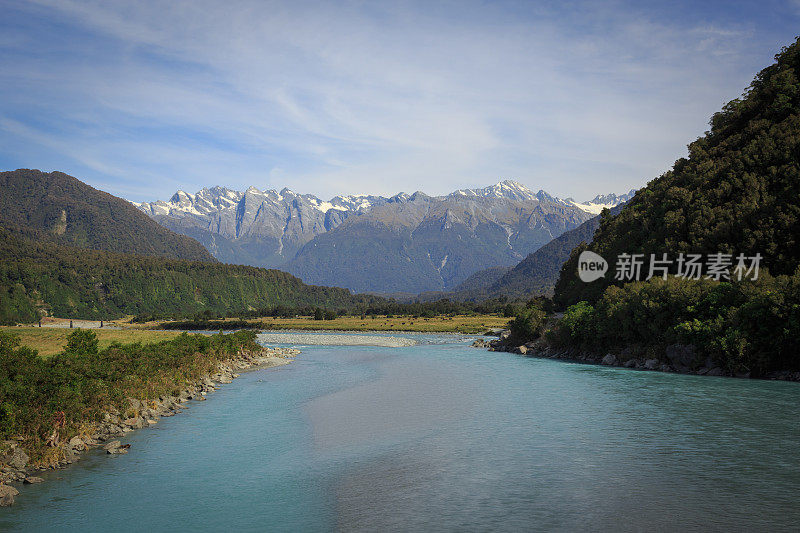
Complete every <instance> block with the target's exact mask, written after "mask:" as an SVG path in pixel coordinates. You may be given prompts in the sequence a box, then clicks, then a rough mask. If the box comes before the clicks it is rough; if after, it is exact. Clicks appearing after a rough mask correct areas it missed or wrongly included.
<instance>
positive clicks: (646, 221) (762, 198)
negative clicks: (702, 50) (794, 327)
mask: <svg viewBox="0 0 800 533" xmlns="http://www.w3.org/2000/svg"><path fill="white" fill-rule="evenodd" d="M710 126H711V129H710V131H708V132H707V133H706V135H704V136H703V137H701V138H699V139H697V140H696V141H695V142H693V143H691V144H690V145H689V156H688V157H687V158H685V159H679V160H678V161H676V162H675V165H674V167H673V168H672V170H670V171H669V172H667V173H665V174H664V175H662V176H661V177H659V178H657V179H655V180H653V181H652V182H650V183H649V184H648V186H647V187H646V188H644V189H642V190H641V191H639V193H638V194H637V195H636V197H635V198H634V199H633V200H632V201H631V202H630V203H629V204H628V206H627V207H626V208H625V209H624V210H623V211H622V212H621V213H620V214H619V215H618V216H616V217H609V218H605V219H604V220H603V221H602V222H601V224H600V229H599V230H598V231H597V233H596V234H595V237H594V241H593V243H592V244H591V245H590V246H589V249H591V250H593V251H595V252H597V253H599V254H600V255H602V256H603V257H605V258H606V259H607V260H609V261H610V262H614V261H615V260H616V257H617V256H618V255H619V254H621V253H631V254H632V253H644V254H648V255H649V254H651V253H655V254H661V253H669V254H670V255H672V256H677V254H679V253H681V252H684V253H702V254H708V253H717V252H721V253H734V254H738V253H744V254H746V255H748V256H752V255H755V254H756V253H760V254H761V255H762V256H763V258H764V259H763V263H762V265H763V266H765V267H767V268H768V269H769V271H770V272H771V273H772V274H773V275H777V274H793V273H794V272H795V270H796V269H797V267H798V264H800V45H799V44H798V42H795V43H793V44H792V45H791V46H788V47H786V48H784V49H783V51H782V52H781V53H780V54H778V55H777V56H776V62H775V63H774V64H773V65H771V66H769V67H767V68H765V69H764V70H762V71H761V72H760V73H759V74H758V75H757V76H756V78H755V79H754V80H753V83H752V84H751V86H750V87H749V88H748V90H747V91H746V92H745V93H744V95H743V96H742V97H741V98H739V99H735V100H732V101H730V102H728V103H727V104H726V105H725V106H724V107H723V109H722V110H721V111H720V112H718V113H716V114H714V116H713V117H712V118H711V121H710ZM576 266H577V254H573V257H572V258H571V259H570V261H569V262H568V263H567V264H566V265H565V267H564V269H563V270H562V273H561V277H560V279H559V282H558V285H557V287H556V300H557V301H558V302H559V303H561V304H570V303H574V302H577V301H579V300H589V301H594V300H597V299H598V298H599V296H600V295H601V294H602V292H603V290H604V289H605V288H606V287H607V286H608V285H609V284H611V282H612V279H610V278H612V277H613V276H606V278H605V279H604V280H600V281H596V282H593V283H591V284H585V283H582V282H580V281H579V280H578V279H577V277H576V275H575V272H576ZM612 269H613V264H612Z"/></svg>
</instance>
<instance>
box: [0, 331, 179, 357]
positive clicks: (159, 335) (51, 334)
mask: <svg viewBox="0 0 800 533" xmlns="http://www.w3.org/2000/svg"><path fill="white" fill-rule="evenodd" d="M0 331H10V332H12V333H15V334H17V335H19V336H20V339H21V340H22V344H23V345H24V346H30V347H31V348H35V349H36V350H39V355H42V356H50V355H55V354H57V353H60V352H62V351H63V349H64V345H65V344H67V335H69V334H70V332H71V331H74V330H71V329H68V328H30V327H24V328H20V327H0ZM94 332H95V333H96V334H97V340H98V341H99V348H100V349H101V350H102V349H104V348H107V347H108V346H109V345H110V344H111V343H112V342H115V341H116V342H121V343H122V344H130V343H133V342H141V343H148V342H158V341H163V340H167V339H173V338H175V337H176V336H178V335H180V333H181V332H180V331H147V330H141V329H95V330H94Z"/></svg>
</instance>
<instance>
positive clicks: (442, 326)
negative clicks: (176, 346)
mask: <svg viewBox="0 0 800 533" xmlns="http://www.w3.org/2000/svg"><path fill="white" fill-rule="evenodd" d="M232 320H238V319H232ZM247 321H248V322H255V323H261V324H263V329H279V330H280V329H296V330H330V331H418V332H423V333H424V332H429V333H439V332H454V333H469V334H474V333H483V332H485V331H486V330H487V329H489V328H502V327H505V326H506V325H507V324H508V321H509V319H508V318H504V317H501V316H496V315H477V316H466V315H457V316H452V317H448V316H438V317H433V318H422V317H420V318H414V317H411V316H395V317H391V318H390V317H386V316H375V318H372V317H371V316H367V317H365V318H363V319H362V318H361V317H357V316H343V317H339V318H336V319H334V320H314V319H313V318H312V317H299V318H272V317H264V318H255V319H249V320H247ZM158 324H159V323H158V322H149V323H147V324H140V325H138V326H144V327H150V328H153V327H158Z"/></svg>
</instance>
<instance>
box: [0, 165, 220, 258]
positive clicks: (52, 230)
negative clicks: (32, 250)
mask: <svg viewBox="0 0 800 533" xmlns="http://www.w3.org/2000/svg"><path fill="white" fill-rule="evenodd" d="M9 224H13V225H16V226H20V227H23V228H26V229H31V230H34V231H39V232H40V233H39V236H38V238H39V239H46V240H49V241H51V242H55V243H57V244H63V245H69V246H77V247H80V248H91V249H94V250H107V251H110V252H123V253H132V254H142V255H157V256H162V257H170V258H173V259H186V260H190V261H210V262H214V261H216V260H215V259H214V258H213V256H212V255H211V254H210V253H209V252H208V251H207V250H206V249H205V248H203V246H202V245H201V244H200V243H198V242H197V241H195V240H194V239H191V238H189V237H186V236H183V235H178V234H177V233H174V232H172V231H170V230H168V229H166V228H164V227H162V226H160V225H159V224H158V223H157V222H155V221H154V220H151V219H150V217H148V216H147V215H145V214H144V213H142V212H140V211H139V210H138V209H136V207H134V206H133V205H131V204H130V203H128V202H127V201H125V200H123V199H122V198H117V197H116V196H112V195H111V194H108V193H106V192H103V191H98V190H97V189H95V188H93V187H90V186H89V185H86V184H85V183H83V182H81V181H80V180H78V179H76V178H73V177H72V176H68V175H67V174H63V173H61V172H50V173H45V172H41V171H39V170H28V169H19V170H13V171H9V172H0V226H8V225H9Z"/></svg>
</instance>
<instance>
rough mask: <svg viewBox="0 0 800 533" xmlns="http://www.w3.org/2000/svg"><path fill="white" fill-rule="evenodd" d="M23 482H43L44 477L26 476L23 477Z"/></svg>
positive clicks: (29, 483)
mask: <svg viewBox="0 0 800 533" xmlns="http://www.w3.org/2000/svg"><path fill="white" fill-rule="evenodd" d="M23 483H25V484H26V485H32V484H34V483H44V479H42V478H40V477H36V476H28V477H26V478H25V481H24V482H23Z"/></svg>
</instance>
